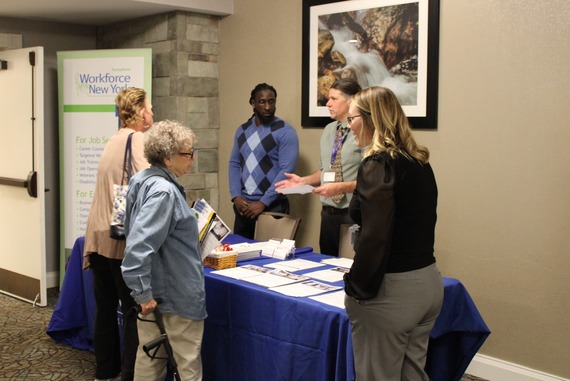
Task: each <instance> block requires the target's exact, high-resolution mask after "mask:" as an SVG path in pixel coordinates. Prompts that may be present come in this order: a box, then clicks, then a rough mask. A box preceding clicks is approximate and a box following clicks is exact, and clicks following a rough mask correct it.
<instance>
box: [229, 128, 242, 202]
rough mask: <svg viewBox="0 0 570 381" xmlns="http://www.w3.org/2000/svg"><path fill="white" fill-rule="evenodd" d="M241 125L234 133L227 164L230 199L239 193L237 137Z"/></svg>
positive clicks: (239, 169) (239, 164) (239, 162)
mask: <svg viewBox="0 0 570 381" xmlns="http://www.w3.org/2000/svg"><path fill="white" fill-rule="evenodd" d="M240 130H241V127H239V128H238V130H237V131H236V133H235V134H234V146H233V148H232V152H231V154H230V161H229V164H228V174H229V185H230V199H231V200H233V199H234V198H236V197H238V196H242V194H241V160H240V157H241V154H240V152H239V148H238V142H237V137H238V135H239V131H240Z"/></svg>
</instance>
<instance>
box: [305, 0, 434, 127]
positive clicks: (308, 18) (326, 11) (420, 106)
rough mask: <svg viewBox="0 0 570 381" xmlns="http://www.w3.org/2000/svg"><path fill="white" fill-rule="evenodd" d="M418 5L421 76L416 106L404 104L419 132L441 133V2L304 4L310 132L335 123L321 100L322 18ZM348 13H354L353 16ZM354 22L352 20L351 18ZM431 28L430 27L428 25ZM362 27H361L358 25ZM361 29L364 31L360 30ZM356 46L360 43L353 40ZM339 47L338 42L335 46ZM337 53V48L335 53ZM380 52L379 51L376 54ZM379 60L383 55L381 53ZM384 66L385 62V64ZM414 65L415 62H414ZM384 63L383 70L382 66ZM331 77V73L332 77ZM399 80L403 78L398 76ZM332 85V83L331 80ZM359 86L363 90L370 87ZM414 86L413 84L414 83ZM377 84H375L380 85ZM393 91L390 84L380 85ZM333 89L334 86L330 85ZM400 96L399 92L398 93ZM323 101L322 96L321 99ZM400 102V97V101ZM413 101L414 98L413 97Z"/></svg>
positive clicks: (311, 0)
mask: <svg viewBox="0 0 570 381" xmlns="http://www.w3.org/2000/svg"><path fill="white" fill-rule="evenodd" d="M413 4H417V8H418V16H417V33H418V34H417V35H418V40H417V46H418V47H417V51H418V54H417V57H416V61H415V62H417V71H416V73H417V75H416V77H415V78H416V90H415V102H416V103H415V104H413V103H411V105H409V106H408V105H406V104H405V102H403V101H402V100H401V103H402V106H403V108H404V111H405V112H406V115H408V120H409V121H410V124H411V125H412V128H415V129H437V111H438V81H439V75H438V73H439V0H415V1H409V0H353V1H344V0H303V33H302V35H303V41H302V97H301V102H302V104H301V125H302V126H303V127H307V128H311V127H312V128H323V127H324V126H325V125H326V124H327V123H329V122H330V121H331V119H330V117H329V116H327V115H328V109H327V108H326V107H325V106H324V105H322V104H320V105H319V102H320V103H322V102H323V100H322V99H321V100H320V101H318V100H317V97H318V95H317V94H318V93H319V92H318V78H319V68H318V67H319V59H318V58H316V57H317V53H318V33H319V27H318V25H317V24H318V20H319V19H318V17H319V16H328V17H330V16H331V15H339V14H347V15H350V14H356V13H355V12H359V11H360V12H364V11H368V10H370V9H376V8H385V7H392V6H396V7H397V6H402V7H405V6H406V7H407V6H412V5H413ZM348 12H351V13H350V14H349V13H348ZM351 19H352V16H351ZM426 24H427V25H426ZM358 25H359V26H360V24H358ZM360 27H361V28H364V27H362V26H360ZM350 41H351V42H353V41H354V42H356V40H350ZM335 44H336V42H335ZM333 50H335V49H334V47H333V48H332V49H331V51H333ZM376 52H377V51H376ZM377 54H378V56H380V55H379V53H377ZM381 62H382V61H381ZM412 62H413V61H412ZM382 65H383V63H381V64H380V65H379V66H382ZM329 75H330V73H329ZM396 77H398V78H403V77H402V76H399V75H396ZM329 82H330V80H329ZM359 83H360V84H361V85H362V86H363V87H367V86H369V84H368V83H366V84H363V83H362V82H361V81H360V80H359ZM411 83H412V84H413V82H411ZM376 84H377V83H372V85H376ZM379 85H382V86H386V87H388V88H390V89H391V90H393V91H394V90H395V89H394V88H392V87H391V86H390V85H389V84H385V83H380V84H379ZM329 86H330V85H329ZM394 92H395V93H396V95H398V93H397V91H394ZM321 97H322V95H321ZM399 98H400V97H399ZM412 99H413V97H412Z"/></svg>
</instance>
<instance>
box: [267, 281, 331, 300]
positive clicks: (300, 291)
mask: <svg viewBox="0 0 570 381" xmlns="http://www.w3.org/2000/svg"><path fill="white" fill-rule="evenodd" d="M341 288H342V287H338V286H331V285H330V284H325V283H321V282H316V281H314V280H307V281H305V282H301V283H293V284H288V285H285V286H279V287H272V288H270V290H272V291H276V292H279V293H281V294H284V295H288V296H294V297H304V296H311V295H318V294H322V293H325V292H329V291H336V290H339V289H341Z"/></svg>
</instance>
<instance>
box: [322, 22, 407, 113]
mask: <svg viewBox="0 0 570 381" xmlns="http://www.w3.org/2000/svg"><path fill="white" fill-rule="evenodd" d="M330 32H331V34H332V36H333V38H334V41H335V43H334V46H333V50H337V51H338V52H339V53H341V54H342V55H343V56H344V57H345V59H346V67H344V68H343V69H347V68H352V69H353V70H354V72H355V73H356V76H357V78H356V79H357V81H358V83H360V85H361V86H362V87H363V88H366V87H370V86H384V87H387V88H389V89H390V90H392V91H393V92H394V94H396V96H397V97H398V100H399V101H400V103H401V104H402V105H415V104H417V91H418V86H417V82H409V81H407V79H406V78H405V77H403V76H399V75H392V74H391V73H390V72H389V71H388V69H386V65H384V62H383V61H382V58H381V57H380V55H379V54H378V52H376V51H368V52H361V51H360V50H359V49H358V45H359V43H358V42H357V41H355V40H354V34H353V33H352V31H350V29H348V28H346V27H341V28H336V29H330Z"/></svg>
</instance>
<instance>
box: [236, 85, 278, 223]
mask: <svg viewBox="0 0 570 381" xmlns="http://www.w3.org/2000/svg"><path fill="white" fill-rule="evenodd" d="M249 104H250V105H251V106H252V107H253V114H254V115H255V124H256V126H260V125H262V124H267V123H269V122H271V121H272V120H273V118H274V117H275V110H276V104H277V97H276V96H275V93H274V92H273V91H271V90H260V91H258V92H257V93H256V94H255V99H251V100H250V101H249ZM233 201H234V205H235V206H236V208H237V210H238V212H239V214H240V215H242V216H244V217H247V218H251V219H252V220H254V219H256V218H257V216H259V215H260V214H261V213H263V211H264V210H265V208H266V207H267V206H266V205H265V204H264V203H262V202H261V201H254V202H252V203H249V202H247V200H246V199H245V198H243V197H239V196H238V197H236V198H234V200H233Z"/></svg>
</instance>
